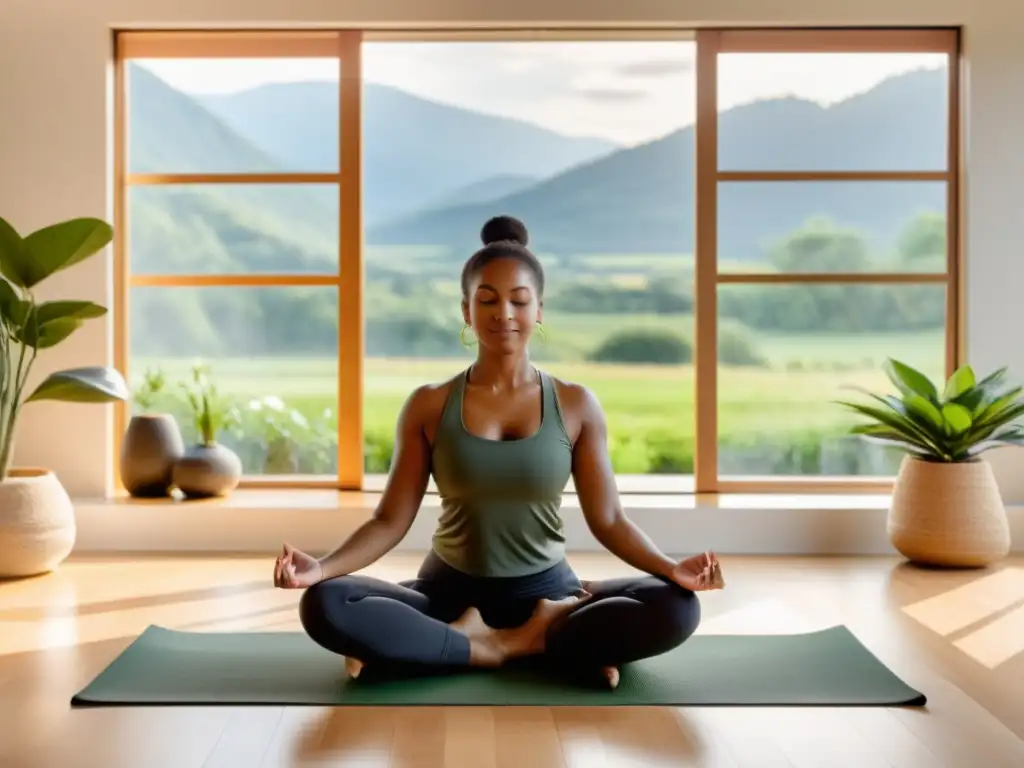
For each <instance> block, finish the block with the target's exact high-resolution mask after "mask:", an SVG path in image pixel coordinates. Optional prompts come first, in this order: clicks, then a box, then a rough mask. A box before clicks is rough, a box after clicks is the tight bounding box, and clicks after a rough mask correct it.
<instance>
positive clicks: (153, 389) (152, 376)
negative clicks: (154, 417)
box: [132, 368, 167, 413]
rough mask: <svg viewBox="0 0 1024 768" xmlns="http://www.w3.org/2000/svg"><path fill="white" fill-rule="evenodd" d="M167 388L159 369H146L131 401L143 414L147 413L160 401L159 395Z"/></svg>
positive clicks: (165, 380) (164, 375) (165, 379)
mask: <svg viewBox="0 0 1024 768" xmlns="http://www.w3.org/2000/svg"><path fill="white" fill-rule="evenodd" d="M166 388H167V376H166V374H164V372H163V371H162V370H160V369H159V368H147V369H146V373H145V374H144V375H143V377H142V384H140V385H139V386H138V387H137V388H136V390H135V393H134V394H133V397H132V399H133V400H134V401H135V404H136V405H137V406H139V408H141V409H142V410H143V411H144V412H146V413H149V412H151V411H152V410H153V407H154V406H155V405H156V404H157V401H159V399H160V395H161V393H163V392H164V390H165V389H166Z"/></svg>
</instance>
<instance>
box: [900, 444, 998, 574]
mask: <svg viewBox="0 0 1024 768" xmlns="http://www.w3.org/2000/svg"><path fill="white" fill-rule="evenodd" d="M888 530H889V538H890V541H891V542H892V545H893V546H894V547H895V548H896V549H897V551H899V552H900V553H902V554H903V555H905V556H906V557H907V558H908V559H909V560H911V561H912V562H916V563H921V564H925V565H939V566H953V567H978V566H985V565H989V564H990V563H993V562H995V561H996V560H1000V559H1002V558H1003V557H1006V555H1007V554H1008V553H1009V551H1010V523H1009V520H1008V519H1007V517H1006V508H1005V507H1004V506H1003V499H1002V496H1001V495H1000V493H999V486H998V484H997V483H996V477H995V473H993V472H992V466H991V465H990V464H989V463H988V462H987V461H985V460H984V459H977V460H975V461H968V462H958V463H940V462H930V461H921V460H919V459H915V458H911V457H910V456H907V457H906V458H904V459H903V463H902V465H901V466H900V471H899V475H898V476H897V477H896V486H895V488H894V489H893V495H892V506H891V507H890V509H889V522H888Z"/></svg>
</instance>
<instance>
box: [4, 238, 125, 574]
mask: <svg viewBox="0 0 1024 768" xmlns="http://www.w3.org/2000/svg"><path fill="white" fill-rule="evenodd" d="M113 236H114V232H113V229H112V228H111V227H110V225H109V224H107V222H105V221H102V220H100V219H92V218H79V219H70V220H66V221H60V222H58V223H56V224H52V225H50V226H46V227H43V228H42V229H39V230H36V231H35V232H32V233H30V234H28V235H25V236H24V237H23V236H22V235H21V234H19V233H18V231H17V230H15V228H14V227H13V226H11V224H9V223H8V222H7V221H5V220H4V219H3V218H0V576H4V577H6V576H30V575H34V574H37V573H44V572H47V571H52V570H54V569H55V568H56V567H57V566H58V565H59V564H60V563H61V562H62V561H63V560H64V559H65V558H66V557H67V556H68V555H69V554H70V553H71V550H72V549H73V547H74V544H75V538H76V525H75V513H74V507H73V505H72V503H71V499H70V498H69V496H68V493H67V491H66V490H65V489H64V486H63V485H62V484H61V482H60V480H59V479H58V478H57V476H56V474H55V473H54V472H53V471H52V470H51V469H49V468H47V467H18V466H13V461H14V445H15V436H16V433H17V430H18V425H19V417H20V415H21V410H22V408H23V407H24V406H25V405H27V404H28V403H35V402H40V401H43V400H57V401H61V402H65V403H90V404H94V403H103V404H105V403H112V402H115V401H119V400H127V399H128V396H129V392H128V386H127V384H126V383H125V381H124V378H123V377H122V376H121V374H120V373H118V372H117V371H116V370H114V369H113V368H106V367H101V366H95V367H85V368H72V369H69V370H63V371H55V372H52V373H50V374H49V375H47V376H45V377H44V378H43V379H42V381H41V382H39V383H38V384H37V385H36V387H35V388H34V389H32V390H29V388H28V384H29V379H30V374H31V372H32V370H33V367H34V365H35V363H36V362H37V356H39V355H42V357H43V358H45V355H46V352H47V350H50V349H52V348H53V347H56V346H57V345H59V344H61V343H63V342H65V341H67V339H68V338H69V337H71V336H72V335H73V334H74V333H75V331H77V330H78V329H79V328H81V327H82V326H83V325H84V324H85V323H86V322H87V321H89V320H95V319H97V318H100V317H103V316H104V315H105V314H106V313H107V309H106V307H102V306H100V305H99V304H95V303H93V302H91V301H81V300H68V299H59V300H54V301H42V300H40V299H39V297H38V296H37V295H36V292H37V290H38V288H39V286H40V284H41V283H43V282H44V281H45V280H47V279H48V278H49V277H51V276H52V275H54V274H56V273H58V272H61V271H63V270H65V269H68V268H70V267H73V266H75V265H76V264H80V263H82V262H84V261H86V260H87V259H89V258H91V257H92V256H94V255H96V254H97V253H100V252H101V251H103V249H104V248H106V247H107V245H108V244H109V243H110V241H111V240H112V239H113ZM68 284H69V285H70V284H71V283H68ZM52 428H53V432H54V434H53V436H52V437H53V438H54V439H59V434H60V431H61V429H64V430H68V429H70V428H69V427H67V426H66V425H64V426H63V427H61V426H59V425H58V424H56V423H54V424H53V425H52Z"/></svg>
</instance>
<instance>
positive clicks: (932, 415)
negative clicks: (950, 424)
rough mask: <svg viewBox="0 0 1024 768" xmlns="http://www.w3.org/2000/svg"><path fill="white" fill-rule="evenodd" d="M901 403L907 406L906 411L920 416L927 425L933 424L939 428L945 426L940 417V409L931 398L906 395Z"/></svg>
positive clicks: (941, 428)
mask: <svg viewBox="0 0 1024 768" xmlns="http://www.w3.org/2000/svg"><path fill="white" fill-rule="evenodd" d="M903 403H904V405H906V406H907V410H908V411H910V412H912V413H915V414H917V415H918V416H920V417H921V418H922V419H924V420H925V421H927V422H928V423H929V426H934V427H936V428H938V429H940V430H943V429H944V428H945V426H946V424H945V421H944V420H943V418H942V411H940V410H939V409H938V408H937V407H936V406H935V404H934V403H932V401H931V400H929V399H928V398H926V397H924V396H923V395H918V394H909V395H906V396H905V397H904V398H903Z"/></svg>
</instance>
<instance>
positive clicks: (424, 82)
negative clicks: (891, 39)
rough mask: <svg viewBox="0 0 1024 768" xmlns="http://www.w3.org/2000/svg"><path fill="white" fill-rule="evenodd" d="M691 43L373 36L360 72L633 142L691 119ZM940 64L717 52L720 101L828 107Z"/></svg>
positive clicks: (300, 75) (313, 73)
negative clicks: (776, 99) (788, 98)
mask: <svg viewBox="0 0 1024 768" xmlns="http://www.w3.org/2000/svg"><path fill="white" fill-rule="evenodd" d="M694 51H695V46H694V44H693V43H692V42H621V43H619V42H578V43H552V42H543V43H521V42H512V43H451V42H445V43H440V42H437V43H407V42H401V43H391V42H387V43H385V42H368V43H364V45H363V76H364V78H365V79H366V80H368V81H371V82H377V83H385V84H388V85H393V86H395V87H398V88H401V89H403V90H406V91H409V92H411V93H415V94H417V95H419V96H423V97H425V98H429V99H432V100H434V101H440V102H444V103H448V104H454V105H457V106H462V107H466V108H469V109H474V110H477V111H481V112H488V113H491V114H498V115H503V116H508V117H516V118H520V119H523V120H527V121H530V122H533V123H537V124H540V125H543V126H545V127H547V128H551V129H553V130H556V131H559V132H561V133H566V134H572V135H589V136H601V137H604V138H608V139H611V140H613V141H617V142H620V143H623V144H636V143H640V142H643V141H648V140H650V139H653V138H656V137H658V136H663V135H664V134H666V133H669V132H670V131H672V130H675V129H677V128H679V127H680V126H682V125H685V124H687V123H690V122H692V120H693V112H694V70H693V56H694ZM944 64H945V57H944V56H943V55H942V54H730V55H727V56H722V57H720V59H719V94H720V97H719V98H720V102H719V108H721V109H725V108H728V107H732V106H735V105H737V104H742V103H747V102H750V101H754V100H757V99H763V98H768V97H773V96H782V95H795V96H801V97H804V98H807V99H812V100H814V101H818V102H820V103H823V104H827V103H830V102H833V101H838V100H842V99H844V98H847V97H849V96H851V95H853V94H856V93H859V92H861V91H864V90H867V89H869V88H871V87H872V86H874V85H875V84H877V83H878V82H879V81H880V80H882V79H884V78H886V77H889V76H891V75H894V74H897V73H900V72H905V71H908V70H911V69H919V68H921V67H936V66H943V65H944ZM145 66H146V67H148V68H149V69H152V70H153V71H154V72H156V73H157V74H158V75H160V76H161V77H162V78H163V79H164V80H166V81H167V82H169V83H170V84H171V85H172V86H174V87H176V88H179V89H181V90H184V91H187V92H205V93H209V92H227V91H237V90H242V89H245V88H251V87H253V86H256V85H260V84H263V83H269V82H287V81H295V80H334V81H337V72H336V67H337V63H336V62H335V61H333V60H332V61H315V60H288V59H275V60H273V61H265V60H202V61H195V60H193V61H150V62H145Z"/></svg>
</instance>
